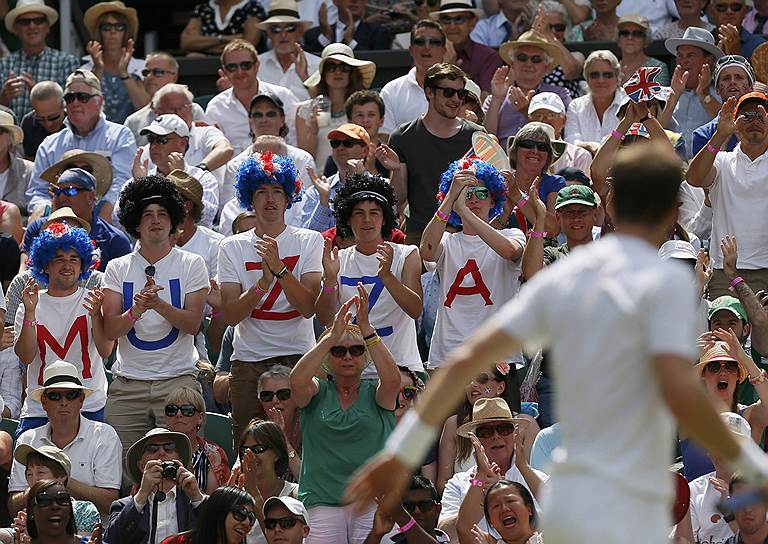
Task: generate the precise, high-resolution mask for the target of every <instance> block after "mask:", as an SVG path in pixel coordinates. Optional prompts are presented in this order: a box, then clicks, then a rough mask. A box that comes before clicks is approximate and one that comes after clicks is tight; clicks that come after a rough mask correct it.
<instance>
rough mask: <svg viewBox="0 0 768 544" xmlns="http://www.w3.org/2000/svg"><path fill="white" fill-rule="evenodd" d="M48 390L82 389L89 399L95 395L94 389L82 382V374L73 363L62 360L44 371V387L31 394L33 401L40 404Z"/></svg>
mask: <svg viewBox="0 0 768 544" xmlns="http://www.w3.org/2000/svg"><path fill="white" fill-rule="evenodd" d="M48 389H80V390H82V391H83V394H84V395H85V396H86V397H87V396H88V395H90V394H91V393H93V389H91V388H90V387H85V386H84V385H83V382H81V381H80V372H78V370H77V367H76V366H75V365H73V364H72V363H68V362H66V361H62V360H61V359H59V360H57V361H54V362H53V363H52V364H50V365H47V366H46V367H45V370H44V371H43V386H42V387H41V388H39V389H35V390H34V391H32V392H31V393H30V394H29V397H30V398H31V399H32V400H36V401H38V402H40V399H41V398H42V396H43V393H45V392H46V391H47V390H48Z"/></svg>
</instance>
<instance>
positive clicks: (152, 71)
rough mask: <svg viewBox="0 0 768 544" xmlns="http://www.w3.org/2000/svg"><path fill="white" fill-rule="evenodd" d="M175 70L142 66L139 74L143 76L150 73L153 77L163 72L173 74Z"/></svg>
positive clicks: (160, 75)
mask: <svg viewBox="0 0 768 544" xmlns="http://www.w3.org/2000/svg"><path fill="white" fill-rule="evenodd" d="M175 73H176V72H171V71H170V70H163V69H162V68H144V69H143V70H142V71H141V75H143V76H144V77H148V76H149V75H150V74H151V75H153V76H155V77H163V76H164V75H165V74H175Z"/></svg>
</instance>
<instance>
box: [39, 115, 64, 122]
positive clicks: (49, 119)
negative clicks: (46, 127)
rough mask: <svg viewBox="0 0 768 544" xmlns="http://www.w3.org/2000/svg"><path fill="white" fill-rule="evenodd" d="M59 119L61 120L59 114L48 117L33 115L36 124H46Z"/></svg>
mask: <svg viewBox="0 0 768 544" xmlns="http://www.w3.org/2000/svg"><path fill="white" fill-rule="evenodd" d="M59 119H61V113H54V114H53V115H49V116H48V117H38V116H37V115H35V121H37V122H38V123H46V122H48V123H49V122H51V121H57V120H59Z"/></svg>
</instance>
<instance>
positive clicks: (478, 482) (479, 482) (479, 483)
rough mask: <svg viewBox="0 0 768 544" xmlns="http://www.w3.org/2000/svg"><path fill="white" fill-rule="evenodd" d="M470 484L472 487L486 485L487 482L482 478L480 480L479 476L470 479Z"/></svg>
mask: <svg viewBox="0 0 768 544" xmlns="http://www.w3.org/2000/svg"><path fill="white" fill-rule="evenodd" d="M469 485H470V486H472V487H485V482H484V481H482V480H478V479H477V478H472V479H471V480H470V481H469Z"/></svg>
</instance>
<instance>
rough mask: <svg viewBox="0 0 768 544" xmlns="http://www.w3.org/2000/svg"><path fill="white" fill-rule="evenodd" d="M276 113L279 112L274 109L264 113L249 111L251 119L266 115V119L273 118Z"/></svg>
mask: <svg viewBox="0 0 768 544" xmlns="http://www.w3.org/2000/svg"><path fill="white" fill-rule="evenodd" d="M278 115H279V114H278V113H277V112H276V111H274V110H272V111H268V112H266V113H262V112H260V111H255V112H253V113H251V119H262V118H264V117H266V118H267V119H274V118H275V117H277V116H278Z"/></svg>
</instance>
